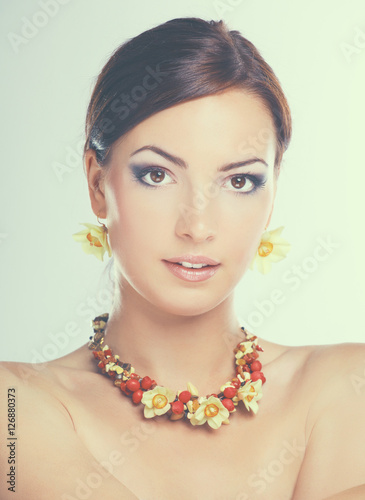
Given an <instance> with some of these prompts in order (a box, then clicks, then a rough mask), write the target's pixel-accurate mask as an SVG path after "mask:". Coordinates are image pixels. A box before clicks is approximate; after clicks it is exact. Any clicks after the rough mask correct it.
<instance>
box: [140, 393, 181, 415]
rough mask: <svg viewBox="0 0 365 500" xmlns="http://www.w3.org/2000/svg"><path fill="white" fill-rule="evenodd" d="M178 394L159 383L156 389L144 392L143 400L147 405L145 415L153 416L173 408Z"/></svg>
mask: <svg viewBox="0 0 365 500" xmlns="http://www.w3.org/2000/svg"><path fill="white" fill-rule="evenodd" d="M175 397H176V394H175V392H174V391H172V390H171V389H168V388H167V387H161V386H159V385H157V386H156V387H155V388H154V389H151V390H150V391H146V392H144V393H143V397H142V400H141V402H142V403H143V404H144V405H145V407H144V416H145V417H146V418H153V417H154V416H155V415H163V414H164V413H166V412H167V411H169V409H170V408H171V404H170V403H172V402H173V401H174V400H175Z"/></svg>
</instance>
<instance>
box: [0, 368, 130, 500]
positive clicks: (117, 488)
mask: <svg viewBox="0 0 365 500" xmlns="http://www.w3.org/2000/svg"><path fill="white" fill-rule="evenodd" d="M40 365H41V364H40ZM40 365H38V366H37V365H32V364H28V363H17V362H2V363H0V391H1V397H0V442H1V444H2V446H1V447H0V468H1V470H2V471H6V475H7V477H8V478H9V480H8V481H1V483H0V498H1V499H4V500H6V499H8V498H9V499H10V498H13V497H12V496H11V495H13V493H14V492H15V493H18V496H19V498H27V499H28V500H36V499H37V500H46V499H47V500H48V499H49V498H65V499H66V498H74V497H75V496H76V497H77V490H78V489H80V488H81V486H80V484H81V482H82V483H83V485H84V486H83V487H84V490H85V489H87V488H88V489H89V490H90V491H89V495H88V498H90V499H97V498H100V492H101V489H100V488H101V487H102V488H103V493H106V492H108V496H109V498H110V499H111V500H114V499H117V498H120V497H121V496H122V497H123V498H126V499H130V500H132V499H136V496H135V495H134V494H133V493H132V492H130V490H128V489H127V488H126V487H125V486H124V485H123V484H122V483H120V482H119V481H117V480H116V479H115V478H114V477H113V476H112V475H111V474H110V473H107V471H106V470H105V469H103V467H102V466H101V465H100V464H99V463H98V462H96V461H95V460H94V457H93V456H92V455H91V453H90V452H89V450H88V449H87V448H86V447H85V446H84V444H83V443H82V441H81V440H80V439H79V437H78V435H77V433H76V432H75V428H74V426H73V422H72V418H71V416H70V414H69V413H68V411H67V408H66V407H65V405H64V404H63V403H62V401H61V400H60V399H59V398H58V397H57V391H55V390H50V387H51V386H52V382H53V381H54V380H55V379H54V378H52V377H54V375H53V371H52V369H50V367H48V366H46V364H45V365H43V366H40ZM37 370H38V371H37ZM4 395H5V397H4ZM3 443H7V444H6V446H3ZM90 474H92V475H93V477H94V481H95V477H96V475H97V476H98V478H99V479H100V480H99V482H98V487H95V482H94V483H93V487H92V488H91V487H90V486H89V487H88V486H87V481H88V478H89V477H91V476H90ZM46 478H47V479H46Z"/></svg>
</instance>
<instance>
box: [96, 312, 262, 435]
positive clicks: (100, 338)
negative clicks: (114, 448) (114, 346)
mask: <svg viewBox="0 0 365 500" xmlns="http://www.w3.org/2000/svg"><path fill="white" fill-rule="evenodd" d="M108 319H109V314H108V313H104V314H101V315H99V316H96V317H95V318H94V319H93V320H92V327H93V331H94V335H93V336H91V337H90V341H89V343H88V347H89V349H91V350H92V351H93V355H94V358H95V359H96V360H98V367H99V369H100V370H101V372H102V373H103V374H106V375H108V376H109V377H110V378H111V379H112V380H113V382H114V385H115V386H117V387H119V388H120V390H121V392H122V393H123V394H124V395H125V396H127V397H129V398H130V399H132V401H133V403H134V404H135V405H138V404H143V405H144V417H145V418H153V417H155V416H160V415H166V416H167V417H168V418H169V419H170V420H172V421H174V420H188V421H189V422H190V423H191V424H192V425H194V426H196V425H202V424H204V423H205V422H207V423H208V425H209V426H210V427H211V428H213V429H218V428H219V427H220V426H221V425H222V424H229V423H230V422H229V416H230V414H231V413H234V412H235V411H236V408H235V407H236V406H237V405H238V403H239V401H243V403H244V405H245V407H246V409H247V410H248V411H250V410H252V411H253V413H255V414H256V413H257V411H258V404H257V401H258V400H260V399H261V397H262V390H261V389H262V385H263V384H264V383H265V381H266V378H265V376H264V374H263V373H262V372H261V368H262V365H261V363H260V361H258V357H259V354H258V351H263V349H262V347H260V346H259V345H258V343H257V336H256V335H252V334H251V333H249V332H248V331H247V330H246V329H245V328H244V327H243V326H241V330H242V331H243V332H245V334H246V339H247V340H246V341H242V342H239V343H238V344H237V346H236V347H235V349H234V351H233V352H234V354H235V369H236V374H235V377H233V378H232V379H231V380H229V381H228V382H226V383H225V384H223V385H222V386H221V387H220V391H219V392H218V393H212V394H208V395H207V396H205V397H203V396H199V394H198V390H197V388H196V387H195V386H194V385H193V384H192V383H191V382H188V384H187V390H183V391H178V393H177V394H176V393H175V392H174V391H172V390H171V389H168V388H167V387H163V386H161V385H158V384H157V382H156V381H155V380H153V379H151V378H150V377H148V376H145V377H140V376H139V375H138V374H137V373H136V372H135V369H134V368H133V366H132V365H131V364H130V363H125V362H121V361H120V360H119V356H118V355H117V354H113V352H112V350H111V348H110V347H109V346H108V345H104V346H103V344H104V336H105V328H106V324H107V322H108Z"/></svg>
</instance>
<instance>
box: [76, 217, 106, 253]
mask: <svg viewBox="0 0 365 500" xmlns="http://www.w3.org/2000/svg"><path fill="white" fill-rule="evenodd" d="M97 219H98V222H99V224H101V225H102V226H101V227H99V226H96V225H95V224H88V223H87V222H80V224H82V225H83V226H86V228H87V229H84V230H82V231H80V232H78V233H74V234H73V235H72V237H73V239H74V240H75V241H77V242H79V243H81V248H82V250H83V251H84V252H85V253H87V254H92V255H95V257H97V258H98V259H99V260H102V261H103V260H104V253H105V252H108V255H109V257H111V255H112V251H111V248H110V246H109V242H108V228H107V227H106V225H105V224H103V223H102V222H100V221H99V214H98V216H97Z"/></svg>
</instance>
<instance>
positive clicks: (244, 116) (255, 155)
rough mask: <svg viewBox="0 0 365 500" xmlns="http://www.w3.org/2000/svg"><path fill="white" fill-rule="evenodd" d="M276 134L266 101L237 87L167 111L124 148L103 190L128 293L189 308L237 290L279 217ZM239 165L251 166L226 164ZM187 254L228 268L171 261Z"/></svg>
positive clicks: (179, 309)
mask: <svg viewBox="0 0 365 500" xmlns="http://www.w3.org/2000/svg"><path fill="white" fill-rule="evenodd" d="M141 105H143V104H141ZM275 139H276V137H275V130H274V127H273V124H272V120H271V117H270V114H269V113H268V112H267V111H266V110H265V109H264V107H263V105H262V104H261V103H260V101H259V100H257V99H256V98H253V97H252V96H251V97H250V96H248V95H247V94H245V93H244V92H243V91H241V90H229V91H226V92H224V93H222V94H220V95H213V96H208V97H203V98H198V99H195V100H192V101H189V102H186V103H182V104H179V105H175V106H173V107H171V108H169V109H166V110H163V111H161V112H158V113H156V114H155V115H153V116H151V117H150V118H148V119H146V120H145V121H143V122H142V123H140V124H139V125H137V126H136V127H135V128H134V129H132V130H131V131H130V132H128V133H127V134H126V135H124V136H123V137H122V138H121V139H120V140H119V141H118V142H117V143H116V144H115V145H114V149H113V154H112V159H111V163H110V166H109V169H108V170H107V173H106V175H105V177H104V179H103V181H102V186H103V188H102V192H104V195H105V208H106V214H107V215H106V218H107V221H106V225H107V226H108V228H109V238H110V244H111V247H112V251H113V254H114V259H115V265H116V270H117V272H118V273H120V276H119V277H118V278H119V282H121V283H122V289H123V290H124V291H125V293H128V292H129V293H135V292H137V293H138V294H139V295H141V296H142V297H144V299H146V300H147V301H149V302H150V303H152V304H154V305H155V306H157V307H159V308H161V309H163V310H165V311H168V312H170V313H174V314H182V315H195V314H199V313H202V312H206V311H208V310H210V309H212V308H213V307H214V306H216V305H218V304H219V303H221V302H222V301H223V300H224V299H225V298H227V296H228V295H229V294H231V292H232V291H233V289H234V287H235V285H236V284H237V283H238V282H239V281H240V279H241V277H242V275H243V274H244V273H245V271H246V269H247V268H248V266H249V265H250V262H251V259H252V258H253V255H254V253H255V252H256V250H257V247H258V245H259V241H260V237H261V234H262V232H263V231H264V228H265V225H266V224H267V223H268V221H269V217H270V216H271V211H272V207H273V202H274V197H275V192H276V181H275V176H274V159H275ZM151 146H153V147H154V148H156V149H155V151H153V150H152V149H144V150H143V151H139V152H136V151H137V150H141V148H147V147H151ZM158 151H160V154H159V153H158ZM236 162H247V164H246V165H241V166H240V165H237V166H234V167H233V168H228V167H226V168H224V166H227V165H228V164H231V163H236ZM185 254H190V255H199V256H205V257H208V258H210V259H214V260H215V261H217V262H218V263H219V265H218V266H217V267H215V268H212V267H207V268H206V270H210V271H213V270H215V272H214V273H213V272H212V273H211V274H212V275H211V276H210V277H208V278H206V276H205V275H203V274H202V273H206V271H201V270H198V271H189V270H187V271H185V270H184V269H185V268H182V266H180V265H179V264H175V265H172V266H171V265H168V264H166V260H171V259H173V258H174V257H180V256H183V255H185ZM181 260H182V259H180V262H181ZM189 276H190V278H189ZM191 276H193V277H191Z"/></svg>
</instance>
